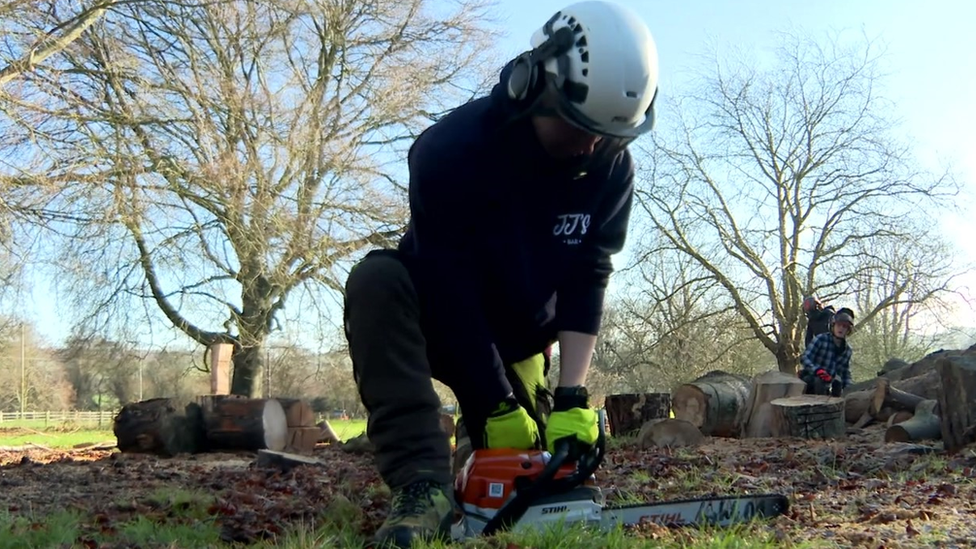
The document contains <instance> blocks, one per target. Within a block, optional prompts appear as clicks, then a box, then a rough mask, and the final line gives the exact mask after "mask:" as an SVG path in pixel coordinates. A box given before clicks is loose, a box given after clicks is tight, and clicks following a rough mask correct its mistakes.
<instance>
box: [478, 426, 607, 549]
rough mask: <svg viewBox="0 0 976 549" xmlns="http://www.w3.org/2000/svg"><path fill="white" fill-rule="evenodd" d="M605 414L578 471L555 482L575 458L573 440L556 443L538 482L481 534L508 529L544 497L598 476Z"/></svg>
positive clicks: (513, 500) (518, 495)
mask: <svg viewBox="0 0 976 549" xmlns="http://www.w3.org/2000/svg"><path fill="white" fill-rule="evenodd" d="M605 414H606V412H605V411H603V410H599V411H598V412H597V422H598V426H597V429H598V435H597V439H596V444H595V445H593V448H591V449H590V451H589V452H587V453H586V454H584V455H582V456H580V457H579V458H578V459H577V460H576V471H574V472H573V474H571V475H569V476H567V477H564V478H561V479H558V480H553V479H555V478H556V473H558V472H559V469H561V468H562V466H563V465H565V464H566V462H567V461H569V460H570V458H572V457H575V456H573V455H572V454H574V453H575V452H572V450H573V441H572V440H571V439H560V440H557V441H556V442H555V443H554V444H555V446H554V448H553V450H554V452H553V454H552V457H551V458H550V459H549V463H547V464H546V466H545V468H544V469H543V470H542V472H541V473H539V476H538V477H536V480H535V482H533V483H532V484H530V485H529V486H527V487H525V488H523V489H522V490H519V491H518V492H517V493H516V494H515V497H514V498H512V499H511V500H509V502H508V503H506V504H505V505H504V506H502V508H501V509H499V510H498V512H497V513H495V516H493V517H492V518H491V520H489V521H488V522H487V523H486V524H485V527H484V528H483V529H482V530H481V535H483V536H490V535H492V534H494V533H495V532H498V531H501V530H508V529H509V528H511V526H512V525H513V524H515V523H516V522H518V520H519V519H520V518H522V515H524V514H525V511H526V510H527V509H528V508H529V507H530V506H531V505H532V503H533V502H535V500H537V499H539V498H540V497H542V496H547V495H553V494H561V493H564V492H568V491H569V490H572V489H573V488H576V487H577V486H580V485H581V484H583V483H584V482H586V479H588V478H590V475H592V474H593V473H595V472H596V470H597V468H598V467H600V463H601V462H602V461H603V456H604V455H605V453H606V442H607V436H606V429H605V427H604V425H605V417H606V416H605Z"/></svg>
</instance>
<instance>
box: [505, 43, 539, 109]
mask: <svg viewBox="0 0 976 549" xmlns="http://www.w3.org/2000/svg"><path fill="white" fill-rule="evenodd" d="M535 80H536V71H535V67H534V66H533V64H532V56H531V55H530V54H522V55H519V56H518V57H516V58H515V61H514V62H513V63H512V72H511V73H510V74H509V75H508V97H510V98H511V99H514V100H515V101H525V100H526V98H528V96H529V92H530V91H531V90H532V88H533V87H534V85H535Z"/></svg>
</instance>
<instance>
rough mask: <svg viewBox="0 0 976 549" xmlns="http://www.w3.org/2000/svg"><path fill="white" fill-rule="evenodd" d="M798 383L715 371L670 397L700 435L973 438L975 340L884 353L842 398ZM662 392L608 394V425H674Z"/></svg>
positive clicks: (954, 441) (954, 446)
mask: <svg viewBox="0 0 976 549" xmlns="http://www.w3.org/2000/svg"><path fill="white" fill-rule="evenodd" d="M804 390H805V384H804V382H803V381H801V380H800V379H798V378H797V377H796V376H793V375H790V374H785V373H781V372H779V371H769V372H764V373H761V374H759V375H757V376H755V377H753V378H752V379H749V378H747V377H744V376H740V375H734V374H730V373H727V372H722V371H718V370H716V371H712V372H708V373H707V374H705V375H703V376H701V377H699V378H697V379H694V380H692V381H690V382H688V383H685V384H682V385H680V386H679V387H677V388H676V389H675V390H674V391H673V392H672V393H671V398H670V403H671V407H672V409H673V416H674V418H675V419H676V420H678V423H680V424H682V425H684V426H685V427H683V429H684V430H689V429H690V430H694V429H697V430H698V432H700V433H701V435H703V436H713V437H738V438H750V437H801V438H842V437H844V436H846V434H847V433H848V432H849V431H850V430H851V429H861V428H864V427H867V426H869V425H881V426H883V427H884V440H885V441H887V442H919V441H924V440H929V441H931V440H942V442H943V445H944V448H945V450H946V451H947V452H949V453H954V452H958V451H959V450H960V449H962V448H963V447H965V446H967V445H969V444H972V443H973V442H976V345H973V346H972V347H969V348H968V349H962V350H939V351H936V352H934V353H931V354H929V355H927V356H925V357H923V358H922V359H920V360H918V361H916V362H914V363H911V364H909V363H907V362H905V361H902V360H899V359H892V360H889V361H888V362H887V363H886V364H885V365H884V367H882V368H881V369H880V370H879V371H878V376H877V377H875V378H872V379H869V380H866V381H863V382H859V383H856V384H853V385H851V386H850V387H848V388H847V389H846V390H845V391H844V394H843V395H842V396H841V397H830V396H820V395H805V394H803V393H804ZM665 396H666V394H664V393H648V394H647V395H611V396H609V397H607V406H606V407H607V411H608V414H609V415H610V419H611V425H617V426H619V427H620V428H618V429H611V430H615V431H619V432H620V433H621V434H623V435H629V434H633V431H634V429H635V425H641V426H642V427H643V430H642V431H641V433H642V434H641V435H640V436H639V437H638V438H639V439H640V440H641V441H644V439H645V438H647V439H648V440H650V438H654V437H651V434H652V433H653V429H652V428H654V426H655V425H657V427H656V428H657V429H658V430H661V429H662V428H663V427H668V428H671V427H673V426H670V425H668V424H667V423H665V422H662V416H663V415H664V413H665V409H664V404H663V403H664V402H667V399H666V398H664V397H665ZM652 403H653V404H652ZM676 425H677V423H676ZM612 434H614V435H617V433H612ZM645 435H646V436H645ZM691 435H695V433H691ZM655 437H656V438H658V439H660V438H662V437H661V436H660V434H658V435H655ZM672 438H673V437H672ZM684 438H686V439H687V440H691V441H693V443H694V442H696V441H697V439H696V437H695V436H688V437H684ZM641 444H642V445H643V444H645V442H641ZM647 444H649V445H654V444H650V443H647ZM657 445H661V444H657Z"/></svg>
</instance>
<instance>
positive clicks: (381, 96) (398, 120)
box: [20, 0, 490, 395]
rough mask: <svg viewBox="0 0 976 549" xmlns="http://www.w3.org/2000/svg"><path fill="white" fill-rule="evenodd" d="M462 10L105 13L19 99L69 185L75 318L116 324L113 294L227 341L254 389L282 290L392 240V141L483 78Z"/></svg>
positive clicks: (331, 280)
mask: <svg viewBox="0 0 976 549" xmlns="http://www.w3.org/2000/svg"><path fill="white" fill-rule="evenodd" d="M478 2H479V0H465V1H463V2H457V3H455V4H453V5H452V6H445V5H442V4H437V5H434V3H433V2H432V1H430V0H407V1H405V2H403V1H395V0H356V1H353V0H326V1H321V2H313V1H310V0H271V1H269V2H262V3H253V2H240V1H235V0H224V1H217V2H206V3H193V4H189V3H186V4H181V3H178V2H170V1H168V0H146V1H142V2H137V3H126V4H119V5H116V6H115V8H114V9H113V10H111V11H110V12H108V13H106V15H104V16H103V18H102V20H101V21H100V23H99V24H98V25H95V26H92V27H90V28H89V29H88V30H87V31H86V32H85V33H84V35H83V36H82V37H81V38H79V39H78V40H76V41H75V42H73V43H72V44H71V45H70V47H67V48H65V50H64V51H63V52H62V54H61V55H60V56H59V64H58V65H57V67H56V70H54V69H52V70H50V71H37V72H36V76H35V77H34V78H33V79H32V81H31V83H32V85H33V86H34V87H35V88H36V91H37V93H42V94H43V101H41V100H36V101H34V102H32V103H30V104H23V105H20V108H21V109H22V110H24V111H25V112H30V113H32V114H35V115H38V116H39V115H40V113H43V114H44V116H45V120H46V122H45V126H44V127H45V133H44V137H45V139H46V143H47V144H48V145H50V148H44V147H37V148H34V149H32V152H33V154H34V155H35V156H36V157H40V158H43V159H45V160H46V163H45V164H43V165H42V167H43V168H44V170H45V172H44V173H47V174H50V176H49V179H53V180H58V181H65V182H71V183H73V184H74V185H75V186H74V187H73V188H75V189H78V190H77V191H76V193H75V194H74V195H72V196H70V197H69V196H62V197H61V200H62V203H63V204H68V205H70V206H72V207H71V208H70V210H71V211H73V212H77V211H82V212H85V216H86V219H85V220H83V221H82V222H79V223H75V224H71V223H65V225H67V226H68V227H70V228H71V230H73V231H74V232H73V233H72V235H73V236H74V237H75V240H74V242H73V243H72V244H71V246H70V247H67V248H65V251H66V252H67V254H68V256H70V258H71V259H72V260H74V264H75V265H77V266H78V269H77V271H76V272H75V273H74V274H75V276H74V277H71V279H70V280H71V282H70V283H71V285H72V288H73V290H74V292H73V293H74V294H75V295H76V296H78V297H79V300H84V301H87V302H88V303H89V304H91V303H94V304H95V307H93V308H90V309H89V310H90V311H91V319H92V320H93V321H101V322H103V323H104V322H115V323H119V322H133V320H134V319H133V318H132V317H131V316H129V315H133V314H134V311H133V310H134V309H135V308H134V307H132V302H131V300H127V299H126V298H127V297H135V298H136V299H141V300H147V301H149V302H151V303H153V304H154V305H155V306H156V308H157V310H158V311H159V312H161V313H162V314H163V315H164V316H165V318H166V320H167V322H168V323H170V324H171V325H173V326H175V327H176V328H177V329H179V330H181V331H182V332H184V333H185V334H187V335H188V336H189V337H190V338H192V339H193V340H195V341H197V342H198V343H200V344H202V345H210V344H212V343H214V342H229V343H233V344H234V346H235V353H234V376H233V383H232V392H233V393H235V394H247V395H253V394H255V392H256V391H257V385H258V378H259V375H260V372H261V371H262V360H263V353H262V352H261V348H262V346H263V345H264V343H265V341H266V339H267V337H268V335H269V334H270V333H272V332H273V331H275V330H276V329H277V327H278V324H277V323H278V322H279V317H280V315H281V314H283V313H282V312H283V309H284V307H285V303H286V298H287V297H288V296H289V295H290V294H293V293H296V292H299V291H308V292H311V293H313V294H315V293H316V292H319V291H320V290H321V288H322V287H325V288H327V289H330V290H332V291H335V292H341V291H342V286H341V283H340V280H341V277H342V272H341V269H340V267H341V266H342V264H343V262H344V261H348V260H349V259H350V258H353V257H355V256H356V255H357V254H360V253H362V251H363V250H365V249H367V248H369V247H372V246H376V245H381V244H385V243H388V242H389V241H390V239H391V238H393V237H395V236H396V235H398V234H399V233H400V231H401V230H402V228H403V226H404V223H405V219H406V211H405V200H403V199H402V192H403V190H404V185H403V183H402V182H401V180H400V177H399V174H398V172H397V165H398V161H399V160H400V159H402V158H403V154H404V151H405V148H406V146H408V145H409V143H410V138H411V137H412V136H414V135H416V134H417V132H419V131H420V130H421V129H422V128H423V127H424V126H425V125H426V124H428V123H429V122H430V121H431V120H432V119H435V118H436V117H437V116H438V115H439V113H440V112H443V111H444V110H446V109H448V108H449V107H450V106H453V105H454V104H457V103H460V102H462V101H463V100H465V99H467V98H469V97H470V95H471V93H472V92H473V90H472V89H470V88H465V87H464V86H465V84H466V83H467V84H470V85H471V86H473V87H475V88H477V86H478V84H480V83H481V80H479V78H480V77H481V76H482V72H481V69H482V65H481V63H482V62H483V61H485V60H487V59H488V57H487V55H488V52H489V48H488V47H487V46H488V44H489V40H488V39H489V37H490V33H489V31H487V30H485V29H487V26H486V25H485V22H486V21H487V19H486V15H485V14H486V8H487V4H481V3H478ZM448 7H450V8H451V10H450V11H449V10H448V9H447V8H448ZM56 130H57V131H56ZM55 147H56V148H55ZM35 173H36V172H35ZM99 218H101V219H99ZM93 221H103V222H93ZM64 262H65V260H64V259H63V258H62V263H64ZM219 326H222V329H221V328H218V327H219Z"/></svg>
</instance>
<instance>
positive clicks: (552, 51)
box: [506, 13, 574, 102]
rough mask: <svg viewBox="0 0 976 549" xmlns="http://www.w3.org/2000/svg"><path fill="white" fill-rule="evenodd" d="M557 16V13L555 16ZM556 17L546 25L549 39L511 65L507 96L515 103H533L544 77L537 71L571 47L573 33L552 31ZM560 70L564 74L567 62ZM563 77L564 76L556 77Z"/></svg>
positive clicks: (564, 30) (516, 59) (523, 54)
mask: <svg viewBox="0 0 976 549" xmlns="http://www.w3.org/2000/svg"><path fill="white" fill-rule="evenodd" d="M558 15H559V14H558V13H557V14H556V16H558ZM556 16H553V18H552V19H550V21H549V23H547V24H546V26H547V29H546V34H548V35H549V38H547V39H546V41H545V42H543V43H542V44H539V46H538V47H536V48H533V49H532V50H530V51H527V52H525V53H522V54H520V55H519V56H518V57H516V58H515V61H514V62H513V63H512V72H511V73H510V74H509V76H508V85H507V86H506V87H507V89H508V96H509V97H510V98H511V99H514V100H515V101H520V102H521V101H527V100H528V101H533V100H535V99H536V96H537V95H538V92H539V91H541V89H542V87H543V86H542V83H543V82H544V77H540V75H539V71H540V70H544V69H543V68H542V67H543V66H544V64H545V62H546V61H548V60H549V59H553V58H560V57H563V56H565V55H566V52H568V51H569V50H570V49H572V47H573V41H574V38H573V31H572V30H571V29H569V28H568V27H562V28H560V29H559V30H556V31H554V32H553V31H552V30H551V29H552V23H553V21H555V20H556ZM562 65H563V66H561V67H560V70H561V71H563V72H565V70H566V69H565V68H564V67H565V66H566V65H568V60H564V62H563V63H562ZM557 76H562V77H565V76H564V75H557Z"/></svg>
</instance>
